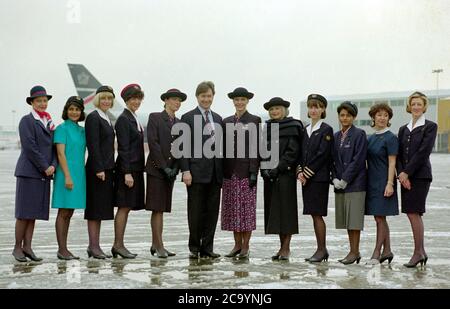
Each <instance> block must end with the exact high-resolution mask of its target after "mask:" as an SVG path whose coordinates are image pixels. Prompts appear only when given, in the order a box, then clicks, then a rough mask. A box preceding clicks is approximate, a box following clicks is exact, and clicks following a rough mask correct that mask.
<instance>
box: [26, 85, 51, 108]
mask: <svg viewBox="0 0 450 309" xmlns="http://www.w3.org/2000/svg"><path fill="white" fill-rule="evenodd" d="M37 97H47V99H48V100H50V99H51V98H52V96H51V95H49V94H47V90H45V88H44V87H42V86H34V87H33V88H31V90H30V96H29V97H27V103H28V104H30V105H31V102H32V101H33V99H34V98H37Z"/></svg>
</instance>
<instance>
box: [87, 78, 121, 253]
mask: <svg viewBox="0 0 450 309" xmlns="http://www.w3.org/2000/svg"><path fill="white" fill-rule="evenodd" d="M114 97H115V95H114V92H113V89H112V88H111V87H109V86H101V87H100V88H98V89H97V91H96V95H95V97H94V100H93V104H94V106H95V107H96V109H95V111H93V112H92V113H90V114H89V115H88V116H87V117H86V122H85V134H86V146H87V149H88V158H87V162H86V210H85V212H84V218H85V219H86V220H88V233H89V247H88V249H87V253H88V256H89V257H91V256H92V257H94V258H96V259H105V258H107V257H111V256H110V255H108V254H105V253H104V252H103V250H102V249H101V248H100V226H101V222H102V220H112V219H114V139H115V136H116V135H115V133H114V127H113V125H112V123H111V120H110V119H109V117H108V114H107V111H108V110H109V109H110V108H112V107H113V105H114Z"/></svg>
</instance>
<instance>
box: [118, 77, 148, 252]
mask: <svg viewBox="0 0 450 309" xmlns="http://www.w3.org/2000/svg"><path fill="white" fill-rule="evenodd" d="M120 96H121V97H122V99H123V100H124V101H125V104H126V108H125V109H124V110H123V112H122V114H120V116H119V118H117V121H116V126H115V128H116V134H117V145H118V148H117V152H118V156H117V160H116V177H115V179H116V206H117V207H118V210H117V213H116V217H115V218H114V245H113V247H112V248H111V253H112V255H113V256H114V257H117V255H120V256H121V257H122V258H127V259H134V258H135V257H136V256H137V254H134V253H131V252H130V251H128V249H127V248H126V247H125V245H124V242H123V238H124V235H125V228H126V225H127V220H128V213H129V212H130V210H140V209H144V207H145V187H144V168H145V157H144V128H143V127H142V125H141V124H140V123H139V120H138V118H137V116H136V111H137V110H138V109H139V107H140V106H141V102H142V100H143V99H144V92H143V91H142V90H141V87H140V86H139V85H138V84H130V85H127V86H125V88H123V90H122V92H121V93H120Z"/></svg>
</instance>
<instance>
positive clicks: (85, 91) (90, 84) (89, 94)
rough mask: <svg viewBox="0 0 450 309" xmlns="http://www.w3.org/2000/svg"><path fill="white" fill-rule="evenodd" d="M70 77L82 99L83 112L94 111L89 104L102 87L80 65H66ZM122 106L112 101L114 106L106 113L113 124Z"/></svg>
mask: <svg viewBox="0 0 450 309" xmlns="http://www.w3.org/2000/svg"><path fill="white" fill-rule="evenodd" d="M67 65H68V67H69V71H70V75H71V76H72V80H73V83H74V84H75V88H76V90H77V94H78V95H79V96H80V97H82V98H83V100H84V105H85V111H86V112H87V113H89V112H91V111H93V110H94V106H93V105H92V104H90V103H91V102H92V100H93V99H94V97H95V92H96V91H97V89H98V88H99V87H100V86H101V85H102V84H100V82H99V81H98V80H97V79H96V78H95V77H94V75H92V73H91V72H89V70H88V69H86V67H85V66H84V65H82V64H74V63H68V64H67ZM122 110H123V107H122V105H121V104H120V103H119V102H117V100H114V106H113V108H112V109H110V110H109V111H108V112H107V113H108V116H109V117H110V118H111V121H112V122H113V123H114V122H115V120H116V119H117V117H118V115H120V113H121V112H122Z"/></svg>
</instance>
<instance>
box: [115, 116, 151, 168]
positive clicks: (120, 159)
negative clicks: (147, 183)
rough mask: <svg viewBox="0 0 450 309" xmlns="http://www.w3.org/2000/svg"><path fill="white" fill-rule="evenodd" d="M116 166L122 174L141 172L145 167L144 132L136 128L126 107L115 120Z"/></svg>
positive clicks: (134, 121) (133, 119)
mask: <svg viewBox="0 0 450 309" xmlns="http://www.w3.org/2000/svg"><path fill="white" fill-rule="evenodd" d="M115 128H116V134H117V146H118V147H117V152H118V156H117V159H116V168H117V169H118V170H119V171H120V172H122V173H123V174H131V173H132V172H143V171H144V168H145V155H144V132H143V131H139V130H138V129H137V122H136V119H135V118H134V116H133V114H131V112H130V111H129V110H128V109H124V111H123V112H122V114H120V116H119V118H117V121H116V126H115Z"/></svg>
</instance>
